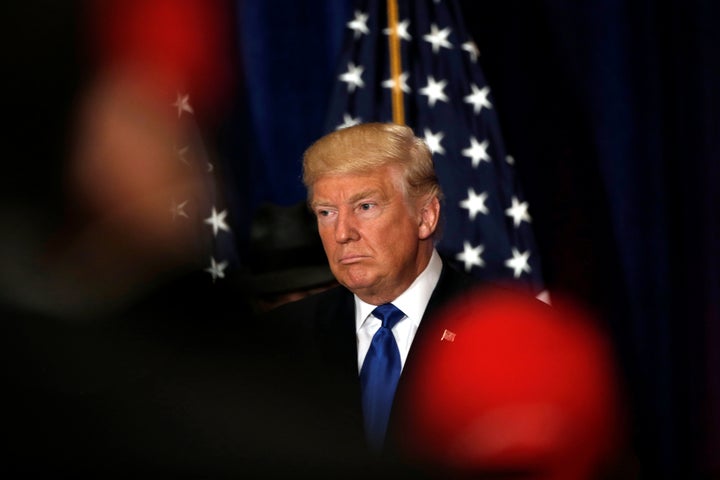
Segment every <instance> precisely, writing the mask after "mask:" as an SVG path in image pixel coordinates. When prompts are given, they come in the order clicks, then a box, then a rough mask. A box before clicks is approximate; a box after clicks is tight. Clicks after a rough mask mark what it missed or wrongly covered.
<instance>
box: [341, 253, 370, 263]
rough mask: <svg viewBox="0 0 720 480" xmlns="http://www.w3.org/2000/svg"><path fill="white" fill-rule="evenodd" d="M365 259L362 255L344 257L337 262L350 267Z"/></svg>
mask: <svg viewBox="0 0 720 480" xmlns="http://www.w3.org/2000/svg"><path fill="white" fill-rule="evenodd" d="M365 258H366V257H365V256H364V255H344V256H342V257H341V258H340V259H339V260H338V263H339V264H340V265H352V264H354V263H359V262H361V261H363V260H364V259H365Z"/></svg>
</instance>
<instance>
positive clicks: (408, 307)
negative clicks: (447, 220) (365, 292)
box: [354, 249, 442, 332]
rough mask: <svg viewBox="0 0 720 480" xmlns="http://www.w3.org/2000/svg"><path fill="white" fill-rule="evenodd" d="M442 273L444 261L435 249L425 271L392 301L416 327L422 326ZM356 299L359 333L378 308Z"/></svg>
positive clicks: (356, 322) (356, 317)
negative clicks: (421, 322) (421, 321)
mask: <svg viewBox="0 0 720 480" xmlns="http://www.w3.org/2000/svg"><path fill="white" fill-rule="evenodd" d="M441 271H442V260H441V259H440V255H439V254H438V252H437V250H435V249H433V252H432V256H431V257H430V261H429V262H428V264H427V266H426V267H425V269H424V270H423V271H422V273H420V275H418V276H417V278H415V280H414V281H413V283H411V284H410V286H409V287H408V288H407V289H406V290H405V291H404V292H403V293H401V294H400V295H399V296H398V297H397V298H395V299H394V300H392V302H391V303H392V304H393V305H395V306H396V307H397V308H399V309H400V310H402V311H403V313H405V315H407V317H408V318H409V319H410V321H411V322H412V323H413V324H415V326H416V327H417V326H419V325H420V320H422V317H423V314H424V313H425V308H427V304H428V302H429V301H430V296H431V295H432V292H433V290H435V286H436V285H437V283H438V280H439V279H440V272H441ZM354 297H355V331H356V332H357V331H358V330H360V328H361V327H362V326H363V324H364V323H365V320H366V319H367V318H368V316H369V315H370V314H371V313H372V311H373V310H374V309H375V307H377V305H372V304H369V303H366V302H363V301H362V300H360V298H359V297H358V296H357V295H354Z"/></svg>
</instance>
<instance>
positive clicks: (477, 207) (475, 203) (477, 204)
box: [460, 187, 489, 221]
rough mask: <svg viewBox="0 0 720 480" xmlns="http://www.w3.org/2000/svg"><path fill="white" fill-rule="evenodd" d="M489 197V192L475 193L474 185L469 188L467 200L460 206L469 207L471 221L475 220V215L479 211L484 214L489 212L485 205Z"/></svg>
mask: <svg viewBox="0 0 720 480" xmlns="http://www.w3.org/2000/svg"><path fill="white" fill-rule="evenodd" d="M487 198H488V194H487V192H482V193H481V194H480V195H477V194H476V193H475V189H473V188H472V187H470V188H468V196H467V198H466V199H465V200H463V201H462V202H460V206H461V207H462V208H467V210H468V218H470V221H472V220H475V215H477V214H478V213H482V214H484V215H487V214H488V213H489V210H488V208H487V206H486V205H485V201H486V200H487Z"/></svg>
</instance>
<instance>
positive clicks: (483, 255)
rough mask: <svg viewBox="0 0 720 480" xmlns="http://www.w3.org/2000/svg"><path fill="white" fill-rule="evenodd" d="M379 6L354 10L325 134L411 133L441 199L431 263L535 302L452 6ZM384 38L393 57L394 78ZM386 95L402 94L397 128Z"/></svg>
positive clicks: (522, 231)
mask: <svg viewBox="0 0 720 480" xmlns="http://www.w3.org/2000/svg"><path fill="white" fill-rule="evenodd" d="M388 2H390V3H391V5H390V8H391V9H392V8H395V10H394V12H396V13H393V10H391V9H389V8H388V4H387V3H386V2H385V1H381V0H362V1H359V2H356V6H355V9H354V14H353V17H352V18H351V19H349V20H348V22H347V31H346V39H345V46H344V51H343V54H342V56H341V58H340V62H339V65H338V74H337V84H336V86H335V91H334V94H333V96H332V99H331V105H330V111H329V114H328V115H329V116H328V123H327V125H326V130H327V131H331V130H334V129H338V128H342V127H346V126H350V125H354V124H357V123H361V122H369V121H383V122H385V121H387V122H390V121H394V119H395V121H396V123H405V124H406V125H408V126H410V127H411V128H413V130H414V131H415V134H416V135H417V136H419V137H421V138H424V139H425V141H426V142H427V144H428V146H429V147H430V150H431V151H432V153H433V161H434V163H435V169H436V171H437V174H438V177H439V179H440V184H441V186H442V188H443V191H444V194H445V202H444V204H443V207H442V208H443V216H444V226H443V232H442V237H441V240H440V242H439V244H438V251H439V252H440V253H441V255H443V257H444V258H445V259H446V260H448V261H450V262H452V263H455V264H456V265H457V266H458V267H459V268H460V269H463V270H465V271H467V272H469V273H470V274H472V275H473V276H476V277H478V278H482V279H486V280H492V281H497V282H503V283H510V284H512V285H516V286H519V287H522V288H529V289H530V290H531V291H532V292H533V293H534V294H536V295H539V296H541V298H542V296H543V295H545V293H543V288H544V285H543V283H544V282H543V277H542V272H541V265H540V258H539V256H538V253H537V249H536V245H535V240H534V235H533V231H532V226H531V216H530V213H529V206H528V202H527V201H526V200H525V198H524V197H523V194H522V192H521V190H520V188H519V185H518V182H517V179H516V176H515V172H514V167H513V164H514V160H513V157H512V156H511V155H509V154H508V152H507V151H506V148H505V144H504V142H503V138H502V135H501V131H500V125H499V122H498V116H497V113H496V109H495V105H494V103H493V95H492V92H491V89H490V87H489V86H488V84H487V82H486V81H485V77H484V75H483V73H482V70H481V68H480V63H479V62H480V52H479V50H478V47H477V45H476V44H475V43H474V41H473V40H472V39H471V38H470V37H469V36H468V35H467V33H466V30H465V28H464V24H463V20H462V16H461V11H460V7H459V5H458V3H457V2H456V1H453V0H447V1H443V0H441V1H438V0H399V1H397V2H395V1H394V0H388ZM393 4H394V5H393ZM388 18H390V19H391V20H394V22H391V23H390V24H389V23H388ZM391 34H393V37H394V39H396V40H398V41H399V52H400V62H399V65H400V69H396V74H395V75H394V76H393V75H392V69H391V54H390V51H391V48H390V47H389V45H390V44H391V42H389V37H390V35H391ZM396 45H397V43H396ZM395 64H396V65H397V62H396V63H395ZM396 86H397V87H396ZM393 87H395V88H399V90H400V91H401V92H402V107H403V108H404V119H403V122H398V121H397V117H394V116H393V105H392V90H393ZM396 111H397V107H396ZM396 114H397V112H396Z"/></svg>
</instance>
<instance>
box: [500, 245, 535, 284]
mask: <svg viewBox="0 0 720 480" xmlns="http://www.w3.org/2000/svg"><path fill="white" fill-rule="evenodd" d="M529 258H530V251H529V250H527V251H525V252H523V253H520V252H519V251H518V249H517V248H515V247H513V248H512V258H509V259H507V260H505V266H506V267H508V268H511V269H512V271H513V277H515V278H520V275H522V272H525V273H530V271H531V269H530V264H529V263H528V259H529Z"/></svg>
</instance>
